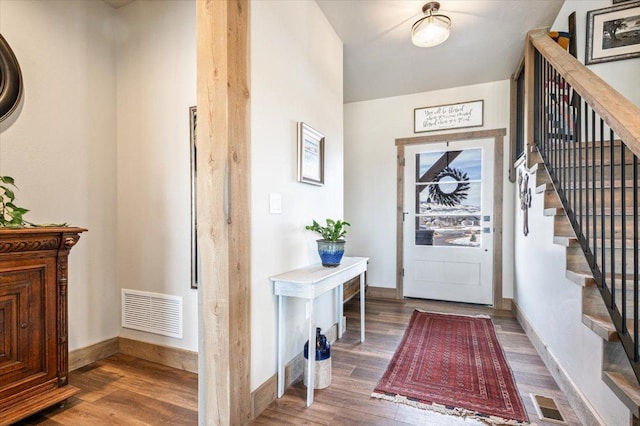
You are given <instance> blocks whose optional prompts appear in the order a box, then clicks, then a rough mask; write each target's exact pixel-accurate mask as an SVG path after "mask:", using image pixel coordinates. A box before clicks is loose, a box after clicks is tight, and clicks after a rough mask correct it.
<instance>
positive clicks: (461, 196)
mask: <svg viewBox="0 0 640 426" xmlns="http://www.w3.org/2000/svg"><path fill="white" fill-rule="evenodd" d="M446 177H450V178H452V179H453V180H455V181H456V182H451V184H455V185H457V186H456V189H454V190H453V191H451V192H448V193H447V192H443V191H442V189H441V188H440V185H439V184H438V183H439V182H440V181H441V180H442V179H444V178H446ZM468 180H469V176H468V175H467V174H466V173H464V172H462V171H460V170H458V169H454V168H451V167H445V168H444V169H442V170H440V171H439V172H438V174H437V175H436V177H435V178H434V179H433V185H429V197H430V198H431V200H432V201H433V202H434V203H437V204H441V205H444V206H448V207H453V206H457V205H458V204H460V203H461V202H462V200H466V199H467V197H468V196H469V188H470V185H469V184H468V183H467V181H468Z"/></svg>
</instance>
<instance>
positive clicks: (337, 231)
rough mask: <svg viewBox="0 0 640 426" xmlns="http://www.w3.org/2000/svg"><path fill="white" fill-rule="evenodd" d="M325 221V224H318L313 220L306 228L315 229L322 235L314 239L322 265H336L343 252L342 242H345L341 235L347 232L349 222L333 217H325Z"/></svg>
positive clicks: (338, 263)
mask: <svg viewBox="0 0 640 426" xmlns="http://www.w3.org/2000/svg"><path fill="white" fill-rule="evenodd" d="M326 222H327V225H326V226H320V224H319V223H318V222H316V221H315V220H314V221H313V223H312V224H311V225H307V226H306V229H308V230H309V231H315V232H317V233H318V234H320V235H321V236H322V238H321V239H319V240H316V241H317V243H318V254H319V255H320V259H321V260H322V266H330V267H332V266H338V265H340V261H341V260H342V255H343V254H344V244H345V243H346V242H347V241H346V240H344V239H342V237H344V235H345V234H346V233H347V226H351V224H350V223H349V222H345V221H343V220H333V219H327V220H326Z"/></svg>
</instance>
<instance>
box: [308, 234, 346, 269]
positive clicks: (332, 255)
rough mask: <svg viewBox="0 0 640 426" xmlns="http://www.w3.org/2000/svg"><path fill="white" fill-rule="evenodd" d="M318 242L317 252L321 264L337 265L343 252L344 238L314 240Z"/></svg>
mask: <svg viewBox="0 0 640 426" xmlns="http://www.w3.org/2000/svg"><path fill="white" fill-rule="evenodd" d="M316 241H317V243H318V254H319V255H320V260H322V266H330V267H332V266H338V265H340V261H341V260H342V255H343V254H344V244H345V243H346V242H347V241H346V240H338V241H328V240H316Z"/></svg>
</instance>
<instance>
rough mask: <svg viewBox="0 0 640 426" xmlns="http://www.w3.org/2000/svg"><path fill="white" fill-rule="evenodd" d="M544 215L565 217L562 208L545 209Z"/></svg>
mask: <svg viewBox="0 0 640 426" xmlns="http://www.w3.org/2000/svg"><path fill="white" fill-rule="evenodd" d="M542 214H543V215H545V216H559V215H564V214H565V213H564V209H563V208H562V207H551V208H545V209H544V210H543V211H542Z"/></svg>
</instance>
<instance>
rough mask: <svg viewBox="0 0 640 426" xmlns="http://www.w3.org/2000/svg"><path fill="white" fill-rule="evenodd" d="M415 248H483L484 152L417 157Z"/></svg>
mask: <svg viewBox="0 0 640 426" xmlns="http://www.w3.org/2000/svg"><path fill="white" fill-rule="evenodd" d="M415 178H416V196H415V200H416V209H415V213H416V228H415V229H416V238H415V241H416V245H433V246H453V247H456V246H458V247H480V246H481V242H482V241H481V239H482V233H481V230H482V228H481V221H480V220H481V211H482V210H481V207H482V206H481V186H482V180H481V178H482V149H480V148H474V149H467V150H462V151H440V152H425V153H419V154H416V177H415Z"/></svg>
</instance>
